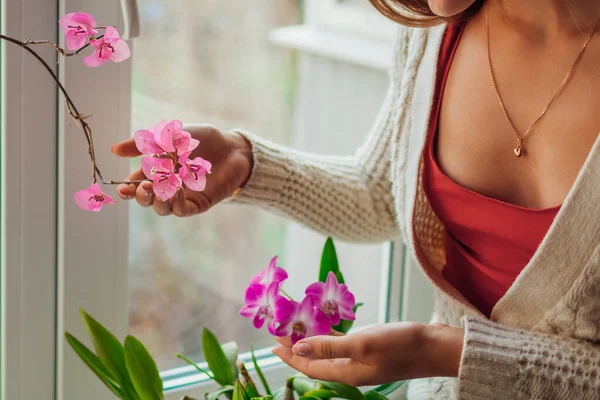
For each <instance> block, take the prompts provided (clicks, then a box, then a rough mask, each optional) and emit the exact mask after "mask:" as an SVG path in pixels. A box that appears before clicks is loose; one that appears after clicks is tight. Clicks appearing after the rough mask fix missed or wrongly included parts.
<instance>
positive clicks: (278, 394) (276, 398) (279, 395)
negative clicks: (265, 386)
mask: <svg viewBox="0 0 600 400" xmlns="http://www.w3.org/2000/svg"><path fill="white" fill-rule="evenodd" d="M284 395H285V386H282V387H280V388H279V389H277V390H276V391H275V392H273V400H281V399H283V396H284Z"/></svg>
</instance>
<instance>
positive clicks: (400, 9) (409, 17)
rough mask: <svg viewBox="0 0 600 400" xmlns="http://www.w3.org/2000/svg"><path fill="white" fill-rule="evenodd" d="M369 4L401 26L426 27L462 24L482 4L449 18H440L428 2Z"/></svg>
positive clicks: (478, 2)
mask: <svg viewBox="0 0 600 400" xmlns="http://www.w3.org/2000/svg"><path fill="white" fill-rule="evenodd" d="M369 1H370V2H371V4H372V5H373V6H374V7H375V8H376V9H377V10H379V12H380V13H382V14H383V15H385V16H386V17H387V18H389V19H391V20H392V21H395V22H398V23H400V24H402V25H407V26H415V27H426V26H433V25H437V24H440V23H442V22H444V21H448V22H464V21H466V20H468V19H469V18H470V17H471V16H472V15H473V14H475V13H476V12H477V11H478V10H479V9H480V8H481V5H482V4H483V0H476V1H475V2H474V3H473V4H472V5H471V6H470V7H469V8H468V9H467V10H465V11H464V12H462V13H460V14H458V15H455V16H453V17H451V18H442V17H439V16H437V15H435V14H434V13H433V11H431V8H429V2H428V0H369Z"/></svg>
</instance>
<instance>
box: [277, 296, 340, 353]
mask: <svg viewBox="0 0 600 400" xmlns="http://www.w3.org/2000/svg"><path fill="white" fill-rule="evenodd" d="M318 305H319V303H318V301H317V299H315V298H314V297H313V296H312V295H307V296H306V297H305V298H304V300H302V303H298V302H295V301H292V300H288V299H286V298H285V297H282V296H279V297H278V298H277V300H276V301H275V316H274V322H273V327H274V332H271V333H272V334H274V335H276V336H290V335H291V337H292V343H294V344H295V343H296V342H297V341H299V340H302V339H304V338H307V337H310V336H317V335H326V334H328V333H329V331H330V330H331V320H330V319H329V317H328V316H327V315H326V314H325V313H324V312H323V311H322V310H321V309H319V307H318Z"/></svg>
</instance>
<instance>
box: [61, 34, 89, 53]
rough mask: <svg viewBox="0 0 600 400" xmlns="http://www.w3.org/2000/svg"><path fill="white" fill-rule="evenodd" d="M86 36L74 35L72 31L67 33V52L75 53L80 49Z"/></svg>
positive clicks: (85, 40)
mask: <svg viewBox="0 0 600 400" xmlns="http://www.w3.org/2000/svg"><path fill="white" fill-rule="evenodd" d="M87 38H88V37H87V36H86V35H84V34H81V33H76V32H75V31H74V30H70V31H68V32H67V34H66V36H65V40H66V43H67V50H70V51H75V50H79V49H80V48H82V47H83V46H84V45H85V43H86V42H87Z"/></svg>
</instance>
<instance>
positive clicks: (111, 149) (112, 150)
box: [110, 144, 117, 154]
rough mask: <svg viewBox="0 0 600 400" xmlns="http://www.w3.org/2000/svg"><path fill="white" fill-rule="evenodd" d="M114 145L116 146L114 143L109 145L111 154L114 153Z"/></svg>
mask: <svg viewBox="0 0 600 400" xmlns="http://www.w3.org/2000/svg"><path fill="white" fill-rule="evenodd" d="M116 147H117V146H115V145H114V144H113V145H112V146H110V152H111V153H113V154H115V148H116Z"/></svg>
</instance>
